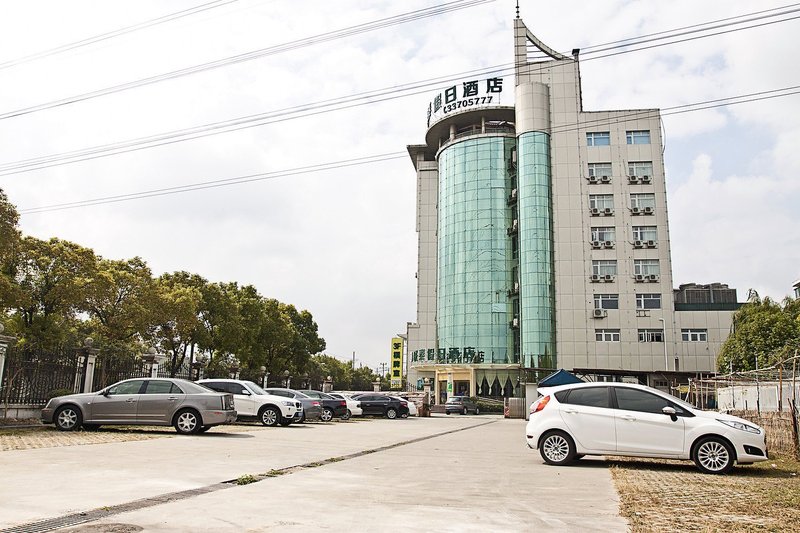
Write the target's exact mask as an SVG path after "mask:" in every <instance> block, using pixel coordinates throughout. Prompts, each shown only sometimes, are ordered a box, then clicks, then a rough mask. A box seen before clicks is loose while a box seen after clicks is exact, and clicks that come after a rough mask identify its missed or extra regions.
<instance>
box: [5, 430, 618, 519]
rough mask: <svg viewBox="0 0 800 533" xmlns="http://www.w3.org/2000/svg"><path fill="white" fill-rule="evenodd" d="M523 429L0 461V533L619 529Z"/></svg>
mask: <svg viewBox="0 0 800 533" xmlns="http://www.w3.org/2000/svg"><path fill="white" fill-rule="evenodd" d="M524 427H525V423H524V421H521V420H506V419H502V418H500V417H496V416H455V417H454V416H450V417H445V416H439V417H433V418H411V419H408V420H382V419H376V420H367V421H354V422H347V423H340V422H337V423H330V424H308V425H304V426H290V427H288V428H280V427H279V428H261V427H253V428H251V429H250V430H249V431H246V432H237V433H232V432H223V431H225V430H220V429H215V430H212V431H211V432H209V433H207V434H205V435H199V436H192V437H179V436H173V435H169V436H167V437H165V438H159V439H153V440H142V441H134V442H114V443H106V444H93V445H80V446H65V447H60V448H41V449H33V450H14V451H5V452H0V531H7V530H12V531H33V530H36V531H54V530H59V529H60V530H62V531H71V532H79V531H80V532H88V531H93V532H100V531H114V532H118V533H124V532H134V531H170V532H175V531H181V532H182V531H187V532H188V531H192V532H194V531H215V532H226V531H236V532H243V531H311V530H324V531H347V532H360V531H365V532H366V531H369V532H379V531H407V530H409V529H412V528H413V529H418V528H419V529H423V530H429V531H459V532H461V531H481V532H487V531H625V530H626V529H627V522H626V521H625V520H624V519H623V518H621V517H619V515H618V499H617V494H616V492H615V490H614V488H613V484H612V481H611V476H610V473H609V471H608V469H607V468H606V466H605V464H604V463H603V462H601V461H596V460H590V459H584V460H582V461H580V462H579V463H578V464H577V465H576V466H571V467H562V468H557V467H550V466H547V465H545V464H543V462H542V460H541V458H540V457H539V455H538V453H537V452H534V451H533V450H529V449H528V448H527V447H526V446H525V442H524V440H525V439H524ZM242 476H252V477H247V478H242V481H254V482H251V483H249V484H246V485H238V484H237V483H235V482H233V483H231V482H230V481H235V480H237V479H238V478H241V477H242ZM226 481H227V482H228V483H224V482H226Z"/></svg>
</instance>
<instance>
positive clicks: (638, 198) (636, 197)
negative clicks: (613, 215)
mask: <svg viewBox="0 0 800 533" xmlns="http://www.w3.org/2000/svg"><path fill="white" fill-rule="evenodd" d="M635 207H638V208H639V209H644V208H645V207H649V208H651V209H655V208H656V195H655V194H653V193H651V192H648V193H635V194H631V208H635Z"/></svg>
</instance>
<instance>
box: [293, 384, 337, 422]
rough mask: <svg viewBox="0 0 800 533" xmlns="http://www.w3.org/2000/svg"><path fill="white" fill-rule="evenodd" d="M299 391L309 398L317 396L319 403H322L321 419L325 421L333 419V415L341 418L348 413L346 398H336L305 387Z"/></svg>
mask: <svg viewBox="0 0 800 533" xmlns="http://www.w3.org/2000/svg"><path fill="white" fill-rule="evenodd" d="M299 392H302V393H303V394H305V395H306V396H308V397H309V398H316V399H317V400H319V403H321V404H322V414H321V415H319V419H320V420H322V421H323V422H330V421H331V420H333V417H339V418H341V417H343V416H345V415H347V402H346V401H345V400H340V399H339V398H334V397H333V396H329V395H328V394H325V393H324V392H320V391H318V390H305V389H303V390H300V391H299Z"/></svg>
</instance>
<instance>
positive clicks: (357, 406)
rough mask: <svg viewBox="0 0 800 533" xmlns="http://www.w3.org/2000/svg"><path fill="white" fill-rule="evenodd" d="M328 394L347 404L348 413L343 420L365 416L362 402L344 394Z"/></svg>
mask: <svg viewBox="0 0 800 533" xmlns="http://www.w3.org/2000/svg"><path fill="white" fill-rule="evenodd" d="M328 394H329V395H330V396H333V397H334V398H339V399H342V400H344V401H345V402H347V413H345V415H344V416H343V417H342V420H347V419H349V418H350V417H353V416H361V415H363V414H364V413H363V411H362V410H361V402H359V401H358V400H356V399H355V398H353V397H352V396H350V395H349V394H345V393H343V392H329V393H328Z"/></svg>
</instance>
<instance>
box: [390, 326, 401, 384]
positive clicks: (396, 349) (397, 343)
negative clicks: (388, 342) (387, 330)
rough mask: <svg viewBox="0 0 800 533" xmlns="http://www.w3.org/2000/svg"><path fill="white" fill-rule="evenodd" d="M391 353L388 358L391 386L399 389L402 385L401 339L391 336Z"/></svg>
mask: <svg viewBox="0 0 800 533" xmlns="http://www.w3.org/2000/svg"><path fill="white" fill-rule="evenodd" d="M391 353H392V355H391V359H389V369H390V370H389V375H390V376H391V387H392V388H393V389H400V388H402V387H403V339H402V338H400V337H392V352H391Z"/></svg>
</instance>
